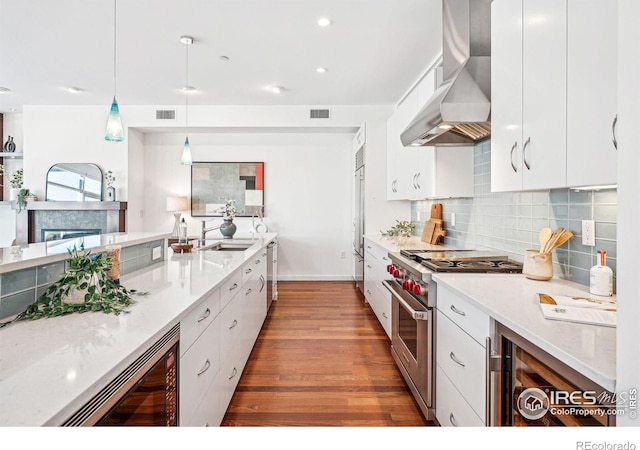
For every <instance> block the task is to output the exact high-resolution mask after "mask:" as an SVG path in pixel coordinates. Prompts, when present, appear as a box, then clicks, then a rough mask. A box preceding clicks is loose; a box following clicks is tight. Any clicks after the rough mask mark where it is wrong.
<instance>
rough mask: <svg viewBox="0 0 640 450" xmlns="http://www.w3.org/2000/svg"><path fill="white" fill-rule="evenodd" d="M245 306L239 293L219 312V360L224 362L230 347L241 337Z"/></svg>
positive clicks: (243, 296)
mask: <svg viewBox="0 0 640 450" xmlns="http://www.w3.org/2000/svg"><path fill="white" fill-rule="evenodd" d="M245 305H246V301H245V295H244V293H243V292H241V294H240V295H236V296H235V297H234V298H233V300H231V302H230V303H229V304H228V305H227V306H226V307H225V308H224V309H223V310H222V311H220V316H219V317H218V321H219V322H220V360H221V361H224V360H225V358H226V357H227V355H228V353H229V351H230V349H231V347H232V346H233V345H234V343H235V342H236V341H237V340H238V339H239V337H240V336H241V335H242V329H243V327H244V326H245V324H244V322H245V316H246V314H245V312H244V307H245Z"/></svg>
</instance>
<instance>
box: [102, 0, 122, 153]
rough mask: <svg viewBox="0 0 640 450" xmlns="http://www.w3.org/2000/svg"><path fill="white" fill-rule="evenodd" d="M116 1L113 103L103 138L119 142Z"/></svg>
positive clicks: (120, 129)
mask: <svg viewBox="0 0 640 450" xmlns="http://www.w3.org/2000/svg"><path fill="white" fill-rule="evenodd" d="M116 17H117V15H116V0H113V102H112V103H111V109H110V110H109V118H108V119H107V129H106V130H105V133H104V138H105V140H107V141H114V142H121V141H123V140H124V130H123V129H122V120H121V119H120V109H119V108H118V101H117V100H116Z"/></svg>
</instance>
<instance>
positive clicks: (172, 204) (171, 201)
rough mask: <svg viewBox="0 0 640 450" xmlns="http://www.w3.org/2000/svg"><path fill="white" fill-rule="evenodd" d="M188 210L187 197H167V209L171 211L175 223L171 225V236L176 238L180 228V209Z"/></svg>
mask: <svg viewBox="0 0 640 450" xmlns="http://www.w3.org/2000/svg"><path fill="white" fill-rule="evenodd" d="M188 210H189V199H188V198H187V197H167V211H169V212H172V213H173V217H175V219H176V223H175V224H174V225H173V234H172V237H174V238H177V237H178V233H179V229H180V216H181V215H182V214H181V211H188Z"/></svg>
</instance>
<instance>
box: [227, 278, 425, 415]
mask: <svg viewBox="0 0 640 450" xmlns="http://www.w3.org/2000/svg"><path fill="white" fill-rule="evenodd" d="M428 424H431V423H428V422H426V421H425V419H424V417H423V416H422V414H421V412H420V410H419V409H418V406H417V405H416V403H415V401H414V399H413V397H412V396H411V393H410V392H409V390H408V388H407V387H406V385H405V383H404V380H403V379H402V375H401V374H400V372H399V371H398V368H397V367H396V365H395V362H394V361H393V358H392V357H391V353H390V342H389V339H388V337H387V335H386V334H385V332H384V330H383V329H382V327H381V326H380V324H379V323H378V321H377V319H376V317H375V315H374V313H373V311H372V310H371V308H370V307H369V305H368V304H366V303H364V300H363V298H362V296H361V294H360V293H359V292H358V291H357V290H356V289H355V287H354V284H353V282H328V281H324V282H280V283H278V300H277V301H275V302H274V303H273V304H272V306H271V310H270V311H269V314H268V316H267V319H266V320H265V323H264V325H263V327H262V331H261V332H260V335H259V337H258V340H257V342H256V345H255V347H254V349H253V352H252V353H251V356H250V357H249V361H248V362H247V365H246V367H245V369H244V372H243V374H242V378H241V379H240V381H239V384H238V387H237V389H236V392H235V394H234V396H233V398H232V399H231V403H230V405H229V408H228V409H227V412H226V414H225V417H224V419H223V421H222V424H221V425H222V426H419V425H428Z"/></svg>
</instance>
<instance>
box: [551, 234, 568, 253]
mask: <svg viewBox="0 0 640 450" xmlns="http://www.w3.org/2000/svg"><path fill="white" fill-rule="evenodd" d="M572 236H573V233H572V232H571V231H567V230H562V232H561V233H560V234H558V236H557V238H556V240H555V241H554V242H552V243H551V245H549V250H547V252H549V253H550V252H552V251H553V250H554V249H556V248H558V247H560V246H561V245H562V244H564V243H565V242H567V241H568V240H569V239H571V237H572Z"/></svg>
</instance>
